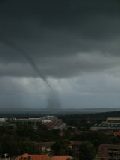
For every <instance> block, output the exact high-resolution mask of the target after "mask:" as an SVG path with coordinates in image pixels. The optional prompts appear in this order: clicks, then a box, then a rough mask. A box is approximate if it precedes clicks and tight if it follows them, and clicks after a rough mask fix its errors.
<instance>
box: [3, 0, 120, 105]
mask: <svg viewBox="0 0 120 160" xmlns="http://www.w3.org/2000/svg"><path fill="white" fill-rule="evenodd" d="M50 88H52V90H54V94H52V96H54V97H56V98H57V99H59V102H60V105H61V107H63V108H97V107H98V108H100V107H102V108H103V107H108V108H109V107H110V108H111V107H113V108H114V107H120V1H119V0H0V107H1V108H3V107H16V108H17V107H18V108H19V107H21V108H22V107H23V108H24V107H30V108H38V107H39V108H45V107H46V106H47V105H48V102H49V95H50V94H51V89H50Z"/></svg>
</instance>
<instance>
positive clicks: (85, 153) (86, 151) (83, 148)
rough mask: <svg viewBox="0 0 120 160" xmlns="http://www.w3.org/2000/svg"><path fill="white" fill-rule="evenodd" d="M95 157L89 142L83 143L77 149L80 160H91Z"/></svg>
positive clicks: (93, 149)
mask: <svg viewBox="0 0 120 160" xmlns="http://www.w3.org/2000/svg"><path fill="white" fill-rule="evenodd" d="M95 155H96V151H95V148H94V146H93V144H92V143H90V142H83V143H82V144H81V145H80V148H79V159H80V160H93V159H94V157H95Z"/></svg>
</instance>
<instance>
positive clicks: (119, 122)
mask: <svg viewBox="0 0 120 160" xmlns="http://www.w3.org/2000/svg"><path fill="white" fill-rule="evenodd" d="M90 129H91V130H92V131H97V130H109V131H110V130H111V131H116V130H120V117H108V118H107V119H106V121H103V122H102V123H100V124H95V125H94V126H92V127H91V128H90Z"/></svg>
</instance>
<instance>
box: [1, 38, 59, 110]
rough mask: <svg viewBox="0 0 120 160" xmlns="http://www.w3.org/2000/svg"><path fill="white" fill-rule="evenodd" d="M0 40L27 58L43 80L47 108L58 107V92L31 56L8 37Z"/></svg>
mask: <svg viewBox="0 0 120 160" xmlns="http://www.w3.org/2000/svg"><path fill="white" fill-rule="evenodd" d="M0 40H1V42H2V43H3V44H5V45H7V46H9V47H10V48H13V49H14V50H16V51H17V52H18V53H19V54H21V55H22V56H23V57H24V58H25V59H26V60H27V62H28V63H29V64H30V66H31V67H32V69H33V70H34V71H35V72H36V74H37V75H38V76H39V77H40V78H41V79H42V80H43V81H44V82H45V84H46V85H47V87H48V106H47V109H48V110H50V111H51V110H54V109H58V107H60V102H59V98H58V94H57V92H56V90H55V89H54V88H53V87H52V86H51V84H50V83H49V82H48V80H47V78H46V76H44V74H42V73H41V71H40V69H39V67H38V66H37V64H36V63H35V62H34V60H33V58H32V57H31V56H30V55H29V54H28V53H27V52H26V51H25V50H24V49H23V48H20V47H19V46H18V45H17V44H16V43H14V42H12V41H10V40H8V39H4V38H2V37H0Z"/></svg>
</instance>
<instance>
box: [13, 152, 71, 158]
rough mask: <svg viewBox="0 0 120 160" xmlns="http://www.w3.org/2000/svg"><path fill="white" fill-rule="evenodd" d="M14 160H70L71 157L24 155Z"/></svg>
mask: <svg viewBox="0 0 120 160" xmlns="http://www.w3.org/2000/svg"><path fill="white" fill-rule="evenodd" d="M15 160H72V157H71V156H48V155H32V154H28V153H25V154H23V155H20V156H18V157H17V158H16V159H15Z"/></svg>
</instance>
